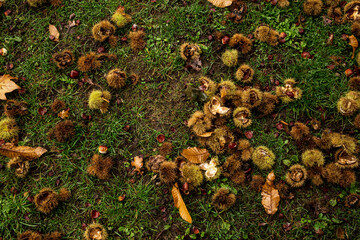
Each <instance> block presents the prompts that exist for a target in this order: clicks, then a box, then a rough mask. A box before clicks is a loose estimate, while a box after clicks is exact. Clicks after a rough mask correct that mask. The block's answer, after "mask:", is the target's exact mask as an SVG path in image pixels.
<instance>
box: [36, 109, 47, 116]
mask: <svg viewBox="0 0 360 240" xmlns="http://www.w3.org/2000/svg"><path fill="white" fill-rule="evenodd" d="M46 112H47V108H45V107H39V109H38V113H39V114H40V115H41V116H43V115H44V114H45V113H46Z"/></svg>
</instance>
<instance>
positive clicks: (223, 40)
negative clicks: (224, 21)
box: [221, 36, 230, 45]
mask: <svg viewBox="0 0 360 240" xmlns="http://www.w3.org/2000/svg"><path fill="white" fill-rule="evenodd" d="M229 41H230V37H229V36H224V37H223V38H222V39H221V43H222V44H224V45H225V44H228V43H229Z"/></svg>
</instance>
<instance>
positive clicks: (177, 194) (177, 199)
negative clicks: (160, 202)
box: [171, 183, 192, 223]
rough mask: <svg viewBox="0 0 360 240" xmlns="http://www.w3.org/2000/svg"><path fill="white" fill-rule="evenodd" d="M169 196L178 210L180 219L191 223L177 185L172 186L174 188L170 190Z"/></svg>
mask: <svg viewBox="0 0 360 240" xmlns="http://www.w3.org/2000/svg"><path fill="white" fill-rule="evenodd" d="M171 194H172V196H173V198H174V205H175V207H176V208H178V209H179V213H180V216H181V218H182V219H184V220H185V221H187V222H188V223H192V218H191V216H190V213H189V211H188V210H187V208H186V205H185V202H184V200H183V198H182V197H181V193H180V190H179V186H178V184H177V183H175V184H174V186H173V188H172V190H171Z"/></svg>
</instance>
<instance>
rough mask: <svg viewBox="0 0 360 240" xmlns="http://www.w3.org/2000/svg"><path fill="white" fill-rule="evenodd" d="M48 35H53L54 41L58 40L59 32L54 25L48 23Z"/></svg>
mask: <svg viewBox="0 0 360 240" xmlns="http://www.w3.org/2000/svg"><path fill="white" fill-rule="evenodd" d="M49 32H50V36H54V40H53V41H54V42H58V41H59V37H60V33H59V31H58V30H57V28H56V27H55V26H54V25H51V24H50V25H49Z"/></svg>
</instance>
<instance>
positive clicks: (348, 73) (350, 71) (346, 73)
mask: <svg viewBox="0 0 360 240" xmlns="http://www.w3.org/2000/svg"><path fill="white" fill-rule="evenodd" d="M352 74H353V71H352V70H351V69H350V68H348V69H346V70H345V75H346V76H347V77H349V76H351V75H352Z"/></svg>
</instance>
